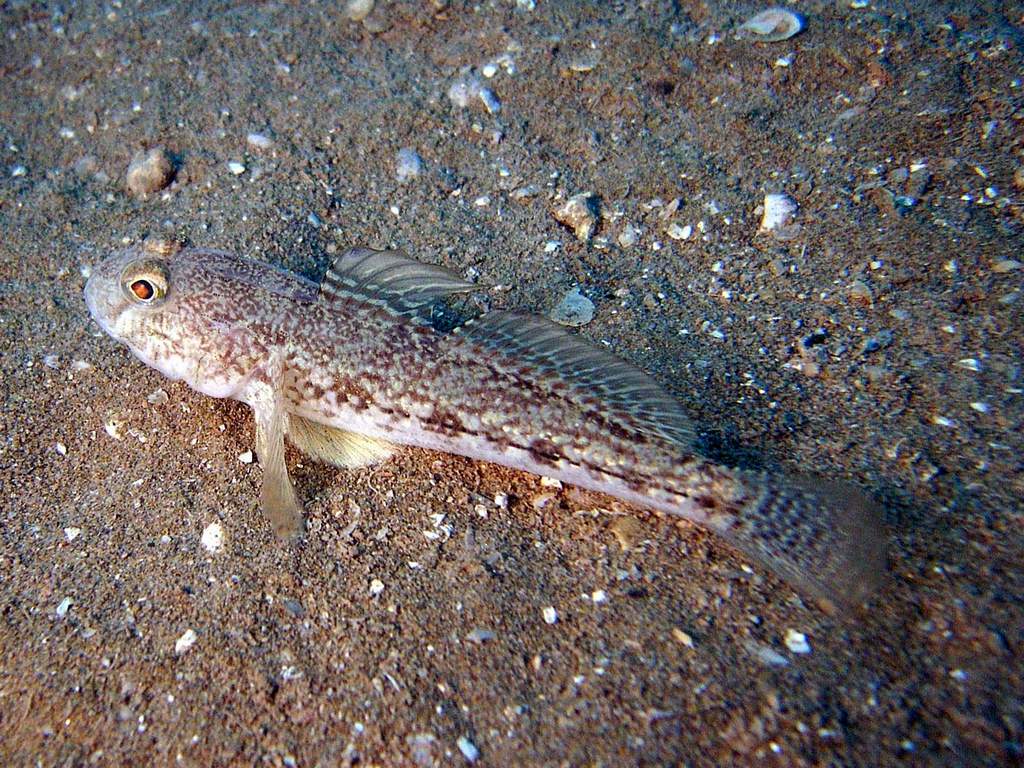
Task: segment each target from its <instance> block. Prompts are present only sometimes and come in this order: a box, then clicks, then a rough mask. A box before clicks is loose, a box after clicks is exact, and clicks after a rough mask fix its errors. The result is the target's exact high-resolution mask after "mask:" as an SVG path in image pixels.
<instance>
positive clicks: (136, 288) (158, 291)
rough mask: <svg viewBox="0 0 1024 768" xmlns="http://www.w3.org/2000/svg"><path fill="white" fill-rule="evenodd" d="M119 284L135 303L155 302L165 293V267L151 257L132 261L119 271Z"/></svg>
mask: <svg viewBox="0 0 1024 768" xmlns="http://www.w3.org/2000/svg"><path fill="white" fill-rule="evenodd" d="M121 286H122V287H123V288H124V291H125V294H126V295H127V296H128V298H129V299H130V300H131V301H133V302H135V303H136V304H155V303H157V302H159V301H160V300H161V299H163V298H164V296H166V295H167V269H166V268H165V267H164V265H163V264H161V263H160V262H158V261H154V260H151V259H147V260H145V261H137V262H134V263H132V264H129V265H128V266H127V267H125V269H124V271H123V272H122V273H121Z"/></svg>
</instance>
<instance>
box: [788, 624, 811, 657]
mask: <svg viewBox="0 0 1024 768" xmlns="http://www.w3.org/2000/svg"><path fill="white" fill-rule="evenodd" d="M786 647H787V648H789V650H791V651H792V652H793V653H810V652H811V644H810V643H808V642H807V635H805V634H804V633H803V632H797V631H796V630H795V629H790V630H787V631H786Z"/></svg>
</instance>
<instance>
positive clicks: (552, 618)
mask: <svg viewBox="0 0 1024 768" xmlns="http://www.w3.org/2000/svg"><path fill="white" fill-rule="evenodd" d="M543 613H544V623H545V624H554V623H555V622H557V621H558V611H556V610H555V608H554V606H552V605H549V606H547V607H546V608H545V609H544V611H543Z"/></svg>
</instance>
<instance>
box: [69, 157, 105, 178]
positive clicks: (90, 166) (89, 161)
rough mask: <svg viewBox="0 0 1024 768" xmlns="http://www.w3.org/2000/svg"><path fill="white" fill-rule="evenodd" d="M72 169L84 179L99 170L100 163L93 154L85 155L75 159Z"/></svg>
mask: <svg viewBox="0 0 1024 768" xmlns="http://www.w3.org/2000/svg"><path fill="white" fill-rule="evenodd" d="M72 170H73V171H74V172H75V175H76V176H79V177H81V178H83V179H84V178H86V177H88V176H92V175H93V174H94V173H96V171H97V170H99V163H97V162H96V158H95V157H93V156H92V155H83V156H82V157H80V158H78V159H77V160H75V164H74V165H73V166H72Z"/></svg>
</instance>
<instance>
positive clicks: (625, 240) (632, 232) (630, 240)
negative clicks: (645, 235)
mask: <svg viewBox="0 0 1024 768" xmlns="http://www.w3.org/2000/svg"><path fill="white" fill-rule="evenodd" d="M639 239H640V232H639V230H637V228H636V227H634V226H633V225H632V224H627V225H626V226H624V227H623V228H622V231H621V232H619V237H618V239H617V242H618V243H619V245H621V246H622V247H623V248H632V247H633V246H634V245H636V244H637V241H638V240H639Z"/></svg>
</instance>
